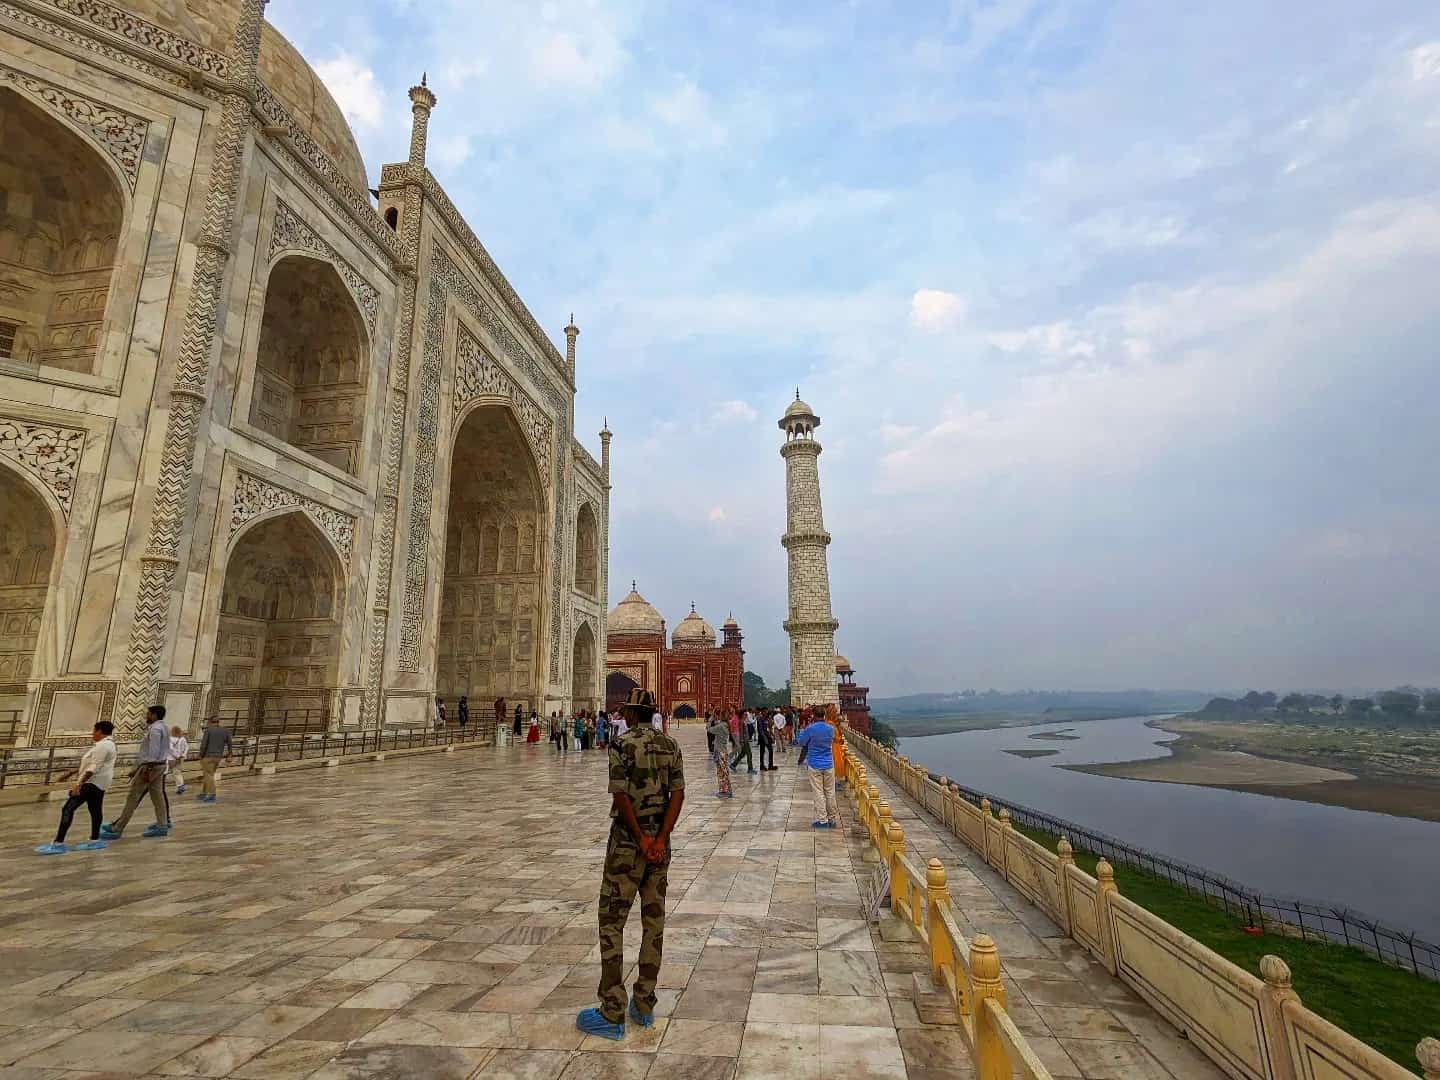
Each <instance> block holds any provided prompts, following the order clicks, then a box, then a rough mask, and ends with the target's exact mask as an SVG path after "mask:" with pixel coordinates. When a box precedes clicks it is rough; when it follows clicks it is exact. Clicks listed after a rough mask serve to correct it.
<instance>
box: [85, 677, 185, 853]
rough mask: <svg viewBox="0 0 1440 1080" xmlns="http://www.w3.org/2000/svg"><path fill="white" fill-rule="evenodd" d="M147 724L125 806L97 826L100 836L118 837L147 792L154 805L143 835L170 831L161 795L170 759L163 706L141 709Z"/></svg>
mask: <svg viewBox="0 0 1440 1080" xmlns="http://www.w3.org/2000/svg"><path fill="white" fill-rule="evenodd" d="M145 718H146V720H147V721H148V722H149V726H148V727H146V728H145V737H144V738H143V739H141V740H140V749H139V751H138V752H137V753H136V755H135V772H134V773H133V774H132V775H131V777H130V791H129V792H128V794H127V795H126V796H125V809H124V810H122V811H120V816H119V817H118V818H116V819H115V820H114V822H106V823H105V824H104V825H102V826H100V839H102V840H119V839H120V837H121V836H123V835H124V833H125V826H126V825H129V824H130V818H131V816H132V815H133V814H134V813H135V809H136V808H137V807H138V806H139V805H140V800H141V799H143V798H144V797H145V796H146V795H147V794H148V795H149V796H150V805H152V806H153V807H154V808H155V824H154V825H151V826H150V827H149V828H148V829H146V830H145V833H144V835H146V836H169V835H170V809H169V806H168V805H167V804H168V800H167V799H166V797H165V769H166V766H167V764H168V762H169V760H170V732H169V730H168V729H167V728H166V727H165V706H164V705H151V706H150V708H149V709H147V710H146V711H145Z"/></svg>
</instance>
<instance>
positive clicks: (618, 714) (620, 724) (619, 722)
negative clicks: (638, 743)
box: [611, 709, 630, 742]
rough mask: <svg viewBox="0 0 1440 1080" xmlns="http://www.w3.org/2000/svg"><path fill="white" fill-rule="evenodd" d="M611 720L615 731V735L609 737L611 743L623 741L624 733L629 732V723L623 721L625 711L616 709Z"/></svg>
mask: <svg viewBox="0 0 1440 1080" xmlns="http://www.w3.org/2000/svg"><path fill="white" fill-rule="evenodd" d="M611 720H612V722H613V726H614V729H615V734H614V735H612V736H611V741H612V742H615V741H618V740H620V739H623V738H624V737H625V732H627V731H629V730H630V722H629V721H628V720H626V719H625V710H624V709H616V710H615V715H614V716H613V717H611Z"/></svg>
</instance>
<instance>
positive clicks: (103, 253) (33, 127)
mask: <svg viewBox="0 0 1440 1080" xmlns="http://www.w3.org/2000/svg"><path fill="white" fill-rule="evenodd" d="M0 192H3V195H0V285H3V288H0V360H13V361H17V362H19V363H23V364H35V365H41V364H43V365H47V366H50V367H55V368H63V369H64V370H66V371H78V372H84V373H87V374H88V373H90V372H93V371H95V369H96V366H97V365H96V361H97V357H98V355H99V347H100V334H101V330H102V329H103V327H104V322H105V305H106V302H107V301H108V299H109V296H110V279H111V276H112V275H113V273H114V270H115V261H116V254H115V253H116V251H117V249H118V247H119V241H120V232H121V229H122V228H123V226H124V219H125V202H124V197H123V196H122V195H121V192H120V185H119V184H118V182H117V181H116V179H115V176H114V174H113V173H112V172H111V171H110V169H109V167H108V166H107V165H106V164H105V163H104V159H102V158H101V156H100V155H99V153H97V152H96V151H95V150H94V149H93V148H92V147H91V146H90V144H89V143H87V142H86V141H85V140H84V139H82V138H80V136H78V135H76V134H75V133H74V132H72V131H71V130H70V129H69V128H68V127H66V126H65V125H64V124H61V123H60V122H59V121H57V120H55V119H53V118H52V117H51V116H50V115H49V114H47V113H46V112H44V111H43V110H41V109H40V108H38V107H36V106H35V105H32V104H31V103H30V102H29V101H28V100H26V99H25V98H24V97H23V96H21V95H20V94H18V93H16V92H15V91H13V90H8V89H0Z"/></svg>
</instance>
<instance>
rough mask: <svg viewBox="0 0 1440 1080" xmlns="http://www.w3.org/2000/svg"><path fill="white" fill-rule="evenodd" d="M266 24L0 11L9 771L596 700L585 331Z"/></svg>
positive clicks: (191, 15) (603, 583)
mask: <svg viewBox="0 0 1440 1080" xmlns="http://www.w3.org/2000/svg"><path fill="white" fill-rule="evenodd" d="M263 7H264V4H263V2H262V0H128V2H126V3H124V4H123V5H121V4H108V3H104V2H102V0H0V743H5V742H14V743H17V744H21V745H26V744H28V745H46V744H63V743H67V742H72V741H73V742H78V741H80V740H82V739H87V738H88V731H89V729H90V727H91V726H92V725H93V723H94V722H95V721H96V720H97V719H112V720H114V721H115V722H116V724H117V725H118V726H119V727H120V729H121V733H122V734H125V735H129V734H134V733H135V732H137V731H138V729H139V727H140V726H141V725H142V724H143V710H144V706H145V705H146V704H148V703H149V702H150V701H152V700H153V701H160V702H163V703H164V704H165V705H166V706H167V708H168V710H169V711H170V715H171V717H172V718H173V719H174V721H175V722H176V723H179V724H181V725H189V726H192V727H193V726H195V725H196V724H198V722H199V719H200V718H201V717H202V716H204V715H206V714H209V713H213V712H222V713H227V714H236V715H240V716H247V715H251V716H253V715H255V714H258V713H259V712H260V711H262V710H264V711H267V712H275V711H284V710H294V711H296V712H301V713H304V714H306V715H308V716H319V717H321V718H322V720H323V724H324V725H326V726H330V727H339V726H347V725H349V726H355V725H365V726H374V725H381V724H421V723H426V722H428V719H429V716H430V703H431V702H432V701H433V697H434V695H435V694H436V693H437V692H438V693H442V694H444V695H446V696H447V697H453V696H456V695H458V694H462V693H465V694H469V696H470V697H471V700H472V701H473V702H475V703H476V704H477V705H483V706H484V707H486V708H487V709H488V706H489V703H490V702H491V701H493V700H494V699H495V698H496V697H504V698H506V700H507V701H508V702H509V703H510V704H511V706H512V707H513V705H514V704H517V703H521V704H524V705H526V707H534V708H536V709H539V710H541V711H542V712H545V711H548V710H550V709H560V708H565V707H567V706H568V705H570V704H572V703H574V704H576V705H591V706H593V705H595V704H597V703H598V702H600V701H602V700H603V670H602V666H601V664H600V663H599V658H601V657H603V656H604V655H605V651H606V622H605V613H606V606H605V600H604V598H605V596H606V588H607V580H606V579H607V567H608V534H609V438H610V436H609V432H608V431H606V432H602V433H601V437H600V449H601V455H600V460H599V461H597V460H596V459H595V458H594V457H593V456H592V455H591V454H590V453H589V452H588V451H587V450H586V449H585V448H584V447H583V446H582V445H581V443H580V442H579V441H578V440H577V439H576V437H575V432H574V411H575V409H574V407H575V393H576V390H575V387H576V378H575V364H576V338H577V336H578V333H579V332H578V330H577V329H576V328H575V327H574V326H573V325H570V326H567V327H566V328H565V335H566V343H567V347H566V349H565V351H564V352H563V353H562V352H561V351H560V350H558V349H557V348H556V347H555V345H554V344H553V343H552V341H551V339H550V337H549V336H548V335H547V334H546V333H545V332H544V331H543V330H542V329H541V327H540V326H539V324H538V323H537V321H536V320H535V318H534V316H533V315H532V314H531V313H530V311H529V310H528V309H527V308H526V306H525V304H524V302H523V301H522V300H521V299H520V297H519V296H518V295H517V294H516V292H515V290H514V289H513V288H512V287H511V286H510V284H509V283H508V282H507V281H506V279H505V277H504V275H503V274H502V273H501V271H500V270H499V269H498V268H497V267H496V265H495V263H494V261H493V260H492V259H491V257H490V256H489V254H488V253H487V252H486V250H485V248H484V247H483V246H482V244H481V243H480V241H479V240H478V239H477V238H476V236H475V234H474V233H473V232H472V231H471V229H470V227H469V226H468V225H467V224H466V222H465V221H464V219H463V218H462V217H461V216H460V214H459V212H458V211H457V210H456V208H455V206H454V205H453V203H452V202H451V201H450V198H449V197H448V196H447V195H446V193H445V191H444V190H443V189H442V188H441V186H440V184H439V183H438V182H437V181H436V179H435V178H434V176H433V175H431V173H430V172H429V171H428V169H427V168H426V166H425V150H426V138H427V131H428V124H429V121H430V115H431V111H432V109H434V108H435V105H436V100H435V97H434V95H433V94H432V93H431V92H430V90H429V89H428V88H427V87H425V86H424V85H423V81H422V85H419V86H416V87H414V88H412V90H411V92H410V97H411V101H412V105H413V115H414V126H413V130H412V133H411V150H410V155H409V160H408V161H406V162H402V163H397V164H391V165H386V166H385V167H384V168H383V170H381V173H380V176H379V186H378V191H379V196H378V201H377V200H375V199H372V197H371V196H370V194H369V193H368V191H367V189H368V188H369V187H370V185H371V183H372V181H371V180H370V179H369V177H368V176H367V174H366V172H365V167H364V163H363V161H362V159H361V158H360V155H359V152H358V150H357V149H356V146H355V142H354V139H353V136H352V134H351V133H350V131H349V129H348V127H347V126H346V124H345V121H344V119H343V117H342V116H341V113H340V110H339V108H338V106H336V105H335V103H334V101H333V100H332V99H331V98H330V96H329V94H328V92H326V90H325V89H324V87H323V85H322V84H321V83H320V80H319V79H318V77H317V76H316V75H315V74H314V72H313V71H312V70H311V69H310V67H309V65H308V64H306V62H305V61H304V59H303V58H302V57H301V56H300V55H299V54H298V53H297V52H296V51H295V50H294V49H293V48H292V47H291V46H290V45H289V43H288V42H286V41H285V40H284V38H283V37H281V36H280V35H279V34H278V33H276V32H275V31H274V30H273V28H271V27H270V26H269V25H268V24H266V23H264V21H263ZM572 324H573V320H572Z"/></svg>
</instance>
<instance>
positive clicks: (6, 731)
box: [0, 709, 20, 746]
mask: <svg viewBox="0 0 1440 1080" xmlns="http://www.w3.org/2000/svg"><path fill="white" fill-rule="evenodd" d="M19 734H20V710H19V709H0V746H13V745H14V744H15V739H16V738H17V737H18V736H19Z"/></svg>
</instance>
